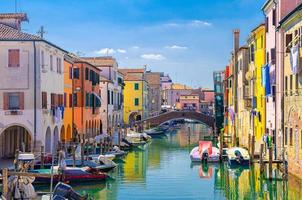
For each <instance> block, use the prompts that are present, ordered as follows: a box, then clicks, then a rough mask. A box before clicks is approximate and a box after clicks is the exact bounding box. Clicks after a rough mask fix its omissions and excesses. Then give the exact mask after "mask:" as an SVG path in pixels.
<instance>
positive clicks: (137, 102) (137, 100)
mask: <svg viewBox="0 0 302 200" xmlns="http://www.w3.org/2000/svg"><path fill="white" fill-rule="evenodd" d="M134 105H135V106H139V98H135V99H134Z"/></svg>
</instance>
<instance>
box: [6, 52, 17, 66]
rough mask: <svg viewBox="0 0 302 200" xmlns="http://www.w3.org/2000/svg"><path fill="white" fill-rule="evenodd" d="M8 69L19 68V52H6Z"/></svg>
mask: <svg viewBox="0 0 302 200" xmlns="http://www.w3.org/2000/svg"><path fill="white" fill-rule="evenodd" d="M8 67H20V50H19V49H9V50H8Z"/></svg>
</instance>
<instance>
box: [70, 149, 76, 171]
mask: <svg viewBox="0 0 302 200" xmlns="http://www.w3.org/2000/svg"><path fill="white" fill-rule="evenodd" d="M71 153H72V165H73V167H75V165H76V164H75V162H76V161H75V160H76V157H75V146H74V145H72V146H71Z"/></svg>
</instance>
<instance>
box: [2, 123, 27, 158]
mask: <svg viewBox="0 0 302 200" xmlns="http://www.w3.org/2000/svg"><path fill="white" fill-rule="evenodd" d="M31 144H32V134H31V133H30V131H29V130H28V129H27V128H26V127H24V126H23V125H19V124H12V125H9V126H7V127H6V128H5V129H4V130H3V131H2V132H1V133H0V157H1V158H13V157H14V155H15V151H16V149H19V150H20V151H25V152H29V151H31V148H32V147H31V146H32V145H31Z"/></svg>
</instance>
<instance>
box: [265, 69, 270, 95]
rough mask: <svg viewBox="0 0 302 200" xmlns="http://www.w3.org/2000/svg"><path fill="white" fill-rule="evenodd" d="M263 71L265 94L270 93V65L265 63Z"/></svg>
mask: <svg viewBox="0 0 302 200" xmlns="http://www.w3.org/2000/svg"><path fill="white" fill-rule="evenodd" d="M264 69H265V70H264V72H265V96H269V95H271V81H270V73H269V72H270V66H269V65H266V66H265V67H264Z"/></svg>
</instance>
